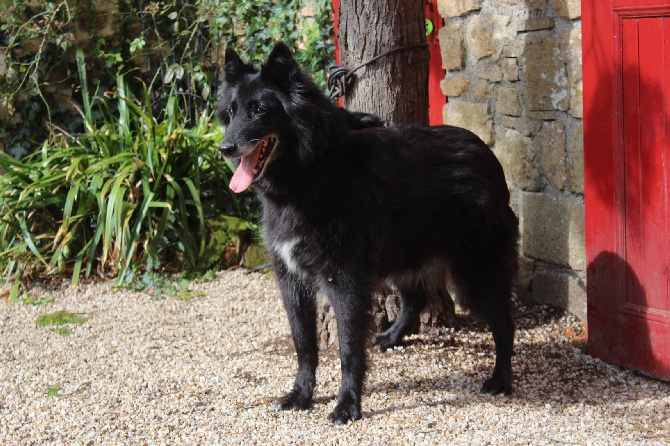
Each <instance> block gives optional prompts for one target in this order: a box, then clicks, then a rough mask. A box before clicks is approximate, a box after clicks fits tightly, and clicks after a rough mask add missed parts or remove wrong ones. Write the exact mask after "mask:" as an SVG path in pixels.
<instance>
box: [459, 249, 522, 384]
mask: <svg viewBox="0 0 670 446" xmlns="http://www.w3.org/2000/svg"><path fill="white" fill-rule="evenodd" d="M484 257H486V258H484ZM470 260H473V259H470ZM515 262H516V258H514V259H513V260H507V259H506V258H505V257H503V256H496V255H493V256H491V255H488V256H482V257H480V258H478V259H476V260H475V261H471V262H467V261H466V262H462V263H459V264H454V268H453V270H452V273H453V276H452V277H453V278H454V279H455V282H456V286H457V293H458V295H459V298H460V299H459V300H460V301H461V302H462V303H464V304H465V305H467V306H468V307H470V308H471V309H472V310H473V311H474V312H475V313H476V314H479V315H480V316H482V317H483V318H484V320H485V321H486V323H487V324H488V326H489V329H490V330H491V334H492V335H493V341H494V343H495V352H496V356H495V358H496V361H495V367H494V368H493V373H492V375H491V378H489V379H487V380H486V381H485V382H484V385H483V386H482V388H481V392H482V393H489V394H492V395H497V394H500V393H504V394H505V395H509V394H511V393H512V354H513V349H514V322H513V321H512V316H511V308H510V307H511V294H512V282H513V277H514V275H515V274H516V266H515V265H516V263H515ZM468 265H469V266H468Z"/></svg>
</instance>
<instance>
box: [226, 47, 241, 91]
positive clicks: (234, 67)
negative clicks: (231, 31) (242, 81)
mask: <svg viewBox="0 0 670 446" xmlns="http://www.w3.org/2000/svg"><path fill="white" fill-rule="evenodd" d="M224 72H225V79H226V82H229V83H232V82H236V81H237V80H239V78H240V77H241V76H242V75H243V74H244V72H245V65H244V62H242V59H240V56H238V55H237V53H236V52H235V50H234V49H232V48H231V47H228V48H226V63H225V66H224Z"/></svg>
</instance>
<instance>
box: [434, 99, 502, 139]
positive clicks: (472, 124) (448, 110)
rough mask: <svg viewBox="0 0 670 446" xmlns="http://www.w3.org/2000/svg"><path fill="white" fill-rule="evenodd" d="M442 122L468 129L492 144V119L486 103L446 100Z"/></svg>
mask: <svg viewBox="0 0 670 446" xmlns="http://www.w3.org/2000/svg"><path fill="white" fill-rule="evenodd" d="M443 116H444V123H445V124H447V125H455V126H457V127H463V128H465V129H468V130H470V131H471V132H473V133H474V134H475V135H477V136H479V137H480V138H481V139H482V140H483V141H484V142H485V143H486V144H487V145H489V146H490V145H493V143H494V142H495V138H494V135H493V121H492V120H491V117H490V115H489V107H488V105H487V104H474V103H470V102H456V101H451V102H448V103H447V105H445V106H444V109H443Z"/></svg>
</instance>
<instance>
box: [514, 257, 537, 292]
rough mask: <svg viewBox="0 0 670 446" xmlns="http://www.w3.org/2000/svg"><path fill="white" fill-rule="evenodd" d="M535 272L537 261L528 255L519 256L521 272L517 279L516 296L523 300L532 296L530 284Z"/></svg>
mask: <svg viewBox="0 0 670 446" xmlns="http://www.w3.org/2000/svg"><path fill="white" fill-rule="evenodd" d="M534 272H535V261H534V260H533V259H529V258H528V257H524V256H519V274H518V275H517V279H516V287H515V291H516V296H517V297H518V298H519V299H521V300H524V301H525V300H528V299H529V298H530V284H531V281H532V280H533V273H534Z"/></svg>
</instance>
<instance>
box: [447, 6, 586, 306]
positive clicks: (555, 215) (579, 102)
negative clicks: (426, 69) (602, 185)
mask: <svg viewBox="0 0 670 446" xmlns="http://www.w3.org/2000/svg"><path fill="white" fill-rule="evenodd" d="M438 10H439V12H440V13H441V14H442V16H443V17H444V19H445V27H444V28H443V29H442V30H441V31H440V34H439V35H440V43H441V50H442V56H443V66H444V68H445V69H446V70H447V74H446V76H445V79H444V81H443V82H442V91H443V92H444V93H445V95H446V96H447V97H448V102H447V104H446V105H445V107H444V122H445V124H450V125H457V126H460V127H465V128H467V129H469V130H471V131H473V132H474V133H476V134H477V135H478V136H479V137H481V138H482V139H483V140H484V142H486V144H488V145H489V146H490V147H491V149H492V150H493V151H494V153H495V154H496V156H497V157H498V159H499V160H500V163H501V164H502V166H503V169H504V170H505V176H506V178H507V183H508V187H509V188H510V192H511V194H512V197H513V203H512V205H513V208H514V210H515V212H516V213H517V216H518V218H519V226H520V228H521V237H522V238H521V242H520V254H521V259H520V264H521V270H520V273H519V278H518V287H517V290H518V291H517V293H518V294H519V296H520V297H521V298H523V299H532V300H535V301H538V302H542V303H549V304H553V305H557V306H560V307H563V308H566V309H568V310H569V311H571V312H573V313H574V314H575V315H577V316H578V317H580V318H585V317H586V292H585V269H586V265H585V261H586V254H585V247H584V198H583V193H584V167H583V162H584V161H583V160H584V156H583V144H584V143H583V138H584V137H583V125H582V118H583V108H584V107H583V98H582V90H583V88H582V50H581V44H582V41H581V20H580V18H581V1H580V0H438Z"/></svg>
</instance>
